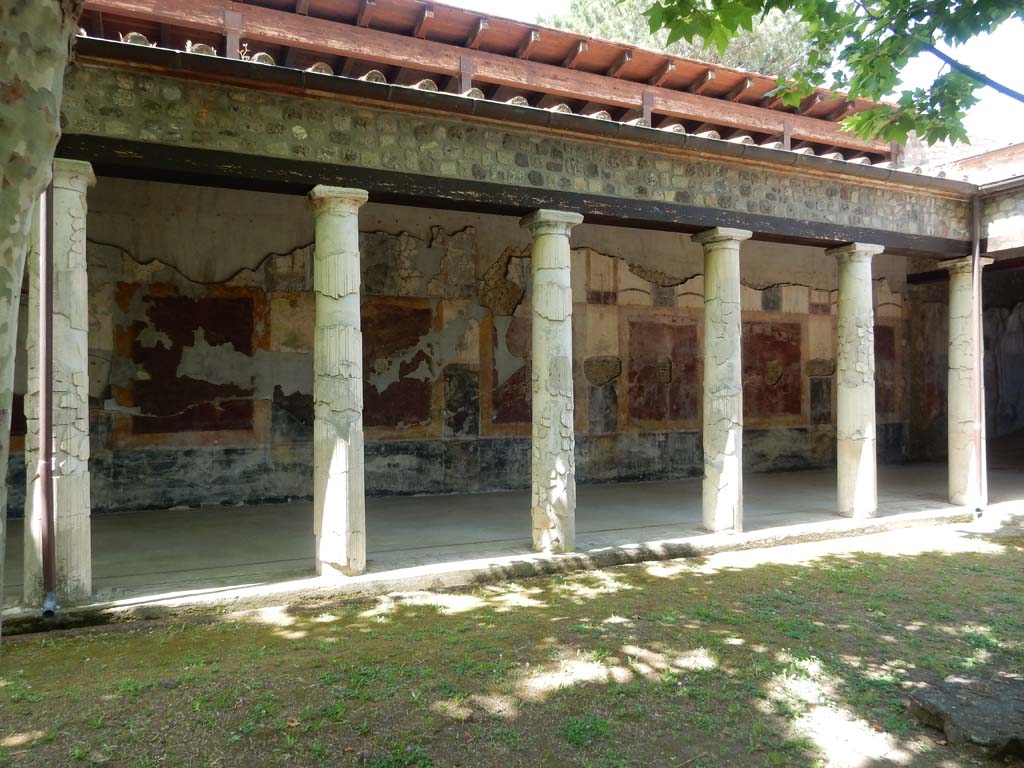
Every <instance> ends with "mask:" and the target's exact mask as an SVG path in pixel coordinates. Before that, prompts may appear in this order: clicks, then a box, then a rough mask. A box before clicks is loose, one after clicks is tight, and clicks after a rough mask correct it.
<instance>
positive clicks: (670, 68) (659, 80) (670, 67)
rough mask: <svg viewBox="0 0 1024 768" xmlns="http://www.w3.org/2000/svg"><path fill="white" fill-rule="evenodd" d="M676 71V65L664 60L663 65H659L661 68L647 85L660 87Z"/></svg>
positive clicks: (672, 61)
mask: <svg viewBox="0 0 1024 768" xmlns="http://www.w3.org/2000/svg"><path fill="white" fill-rule="evenodd" d="M675 71H676V63H675V61H674V60H672V59H666V60H665V63H664V64H662V65H661V68H660V69H659V70H658V71H657V72H656V73H655V75H654V77H652V78H651V79H650V80H648V81H647V82H648V84H650V85H657V86H659V87H660V86H662V85H664V84H665V81H666V80H668V78H669V75H671V74H672V73H673V72H675Z"/></svg>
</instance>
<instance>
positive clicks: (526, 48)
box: [516, 29, 540, 59]
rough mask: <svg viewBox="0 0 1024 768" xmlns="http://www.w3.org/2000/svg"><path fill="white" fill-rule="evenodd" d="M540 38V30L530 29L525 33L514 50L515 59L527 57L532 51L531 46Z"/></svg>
mask: <svg viewBox="0 0 1024 768" xmlns="http://www.w3.org/2000/svg"><path fill="white" fill-rule="evenodd" d="M539 40H540V30H539V29H531V30H530V31H529V32H527V33H526V38H525V39H524V40H523V42H521V43H520V44H519V49H518V50H517V51H516V58H517V59H529V58H530V54H531V53H533V47H534V46H535V45H537V42H538V41H539Z"/></svg>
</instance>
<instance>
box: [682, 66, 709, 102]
mask: <svg viewBox="0 0 1024 768" xmlns="http://www.w3.org/2000/svg"><path fill="white" fill-rule="evenodd" d="M715 77H716V75H715V70H714V69H709V70H707V71H706V72H705V73H704V74H703V75H701V76H700V77H698V78H697V79H696V80H694V81H693V82H692V83H690V85H689V86H688V87H687V88H686V90H688V91H689V92H690V93H693V94H696V95H697V96H700V95H701V94H702V93H704V91H705V90H706V89H707V87H708V86H709V85H711V83H712V82H714V79H715Z"/></svg>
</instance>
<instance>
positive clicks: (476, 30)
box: [466, 16, 488, 51]
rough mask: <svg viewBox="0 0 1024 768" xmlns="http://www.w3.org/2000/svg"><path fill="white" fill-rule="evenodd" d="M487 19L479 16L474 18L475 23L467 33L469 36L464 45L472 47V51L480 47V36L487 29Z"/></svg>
mask: <svg viewBox="0 0 1024 768" xmlns="http://www.w3.org/2000/svg"><path fill="white" fill-rule="evenodd" d="M487 26H488V21H487V19H486V17H483V16H481V17H480V18H479V19H477V20H476V24H475V25H474V26H473V31H472V32H470V33H469V37H467V38H466V47H467V48H472V49H473V50H474V51H475V50H476V49H477V48H479V47H480V38H482V37H483V36H484V32H486V31H487Z"/></svg>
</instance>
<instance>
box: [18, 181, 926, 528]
mask: <svg viewBox="0 0 1024 768" xmlns="http://www.w3.org/2000/svg"><path fill="white" fill-rule="evenodd" d="M360 230H361V236H360V250H361V263H362V275H361V278H362V301H363V306H362V333H363V356H364V357H363V372H364V373H363V375H364V391H363V394H364V414H363V417H364V424H365V430H366V433H365V437H366V454H365V462H366V464H365V467H366V489H367V492H368V493H370V494H392V493H402V494H408V493H450V492H468V491H488V490H499V489H509V488H525V487H528V486H529V480H530V429H531V414H530V410H531V403H530V381H531V370H530V360H529V357H530V354H529V353H530V337H531V309H530V306H531V293H532V288H531V281H530V261H529V253H530V250H529V246H530V235H529V233H528V232H526V231H525V230H523V229H522V228H520V226H519V224H518V221H517V220H516V219H514V218H509V217H497V216H484V215H478V214H467V213H458V212H450V211H435V210H426V209H418V208H411V207H396V206H386V205H378V204H367V205H366V206H364V207H363V208H362V209H361V210H360ZM312 243H313V218H312V214H311V212H310V210H309V208H308V206H307V204H306V201H305V200H304V199H303V198H301V197H293V196H282V195H272V194H266V193H256V192H240V191H231V190H218V189H205V188H197V187H186V186H177V185H171V184H156V183H148V182H135V181H126V180H114V179H108V178H104V179H100V181H99V183H98V184H97V186H96V188H95V189H94V190H92V191H91V193H90V198H89V220H88V269H89V292H90V305H89V318H90V327H89V353H90V372H89V386H90V393H89V394H90V405H91V432H92V434H91V439H92V464H91V473H92V489H93V491H92V492H93V505H94V508H96V509H97V510H114V509H140V508H167V507H173V506H198V505H208V504H237V503H257V502H266V501H274V500H286V499H293V498H309V497H311V495H312V440H313V435H312V424H313V419H312V409H313V397H312V395H313V393H312V384H313V360H312V345H313V331H314V322H313V311H314V294H313V291H312V274H311V264H310V260H311V257H312ZM571 246H572V251H571V259H572V271H571V293H572V302H573V310H572V322H573V356H574V359H573V389H574V400H575V412H574V421H575V423H574V427H575V433H576V441H575V442H576V466H577V480H578V482H582V483H587V482H610V481H631V480H650V479H664V478H681V477H693V476H698V475H699V474H700V472H701V467H702V456H701V447H700V446H701V434H700V424H701V414H700V407H701V406H700V403H701V386H700V382H701V352H700V350H701V344H702V337H701V334H702V318H703V311H704V309H703V277H702V275H701V274H700V273H701V271H702V269H703V255H702V251H701V247H700V246H699V245H698V244H696V243H693V242H691V241H690V238H689V236H687V235H682V234H673V233H666V232H651V231H638V230H631V229H625V228H612V227H600V226H592V225H587V224H586V223H584V224H582V225H579V226H578V227H576V228H574V230H573V233H572V238H571ZM874 266H875V280H874V294H875V295H874V299H875V311H876V329H875V345H876V357H877V363H876V366H877V369H878V387H877V390H876V399H877V403H878V409H879V430H878V441H879V454H880V457H881V458H882V460H884V461H900V460H902V458H903V457H904V454H905V451H906V445H907V414H906V408H905V401H906V398H905V397H904V391H903V389H904V387H903V384H902V382H903V381H904V375H903V366H904V362H903V356H904V355H903V344H904V340H905V339H906V333H905V331H904V312H905V309H904V301H903V293H904V290H905V264H904V260H903V259H902V258H901V257H893V256H886V255H884V254H883V255H882V256H880V257H877V258H876V259H875V265H874ZM741 279H742V282H743V286H742V289H741V297H740V298H741V309H742V315H743V354H744V363H743V386H744V393H743V394H744V406H745V416H744V418H745V432H744V465H745V469H746V470H747V471H754V472H759V471H773V470H786V469H800V468H808V467H816V466H829V465H831V464H833V463H834V460H835V428H834V419H835V387H834V380H833V379H834V370H835V362H834V361H835V333H836V331H835V303H836V291H835V286H836V279H837V278H836V264H835V259H834V258H832V257H829V256H826V255H825V253H824V251H823V250H821V249H814V248H807V247H801V246H785V245H778V244H770V243H762V242H753V241H750V242H745V243H743V245H742V249H741ZM23 381H24V380H23V379H22V382H23ZM20 458H21V457H20V455H14V456H12V461H11V471H12V473H13V474H12V483H13V486H12V491H17V490H18V484H19V482H23V481H20V480H19V479H18V478H19V477H20V478H23V477H24V471H23V467H22V468H19V463H18V462H19V460H20ZM19 472H20V474H18V473H19ZM17 499H18V496H17V493H12V496H11V504H10V512H11V513H12V514H14V515H17V514H20V511H21V507H20V504H19V503H18V501H17ZM22 503H23V502H22Z"/></svg>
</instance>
